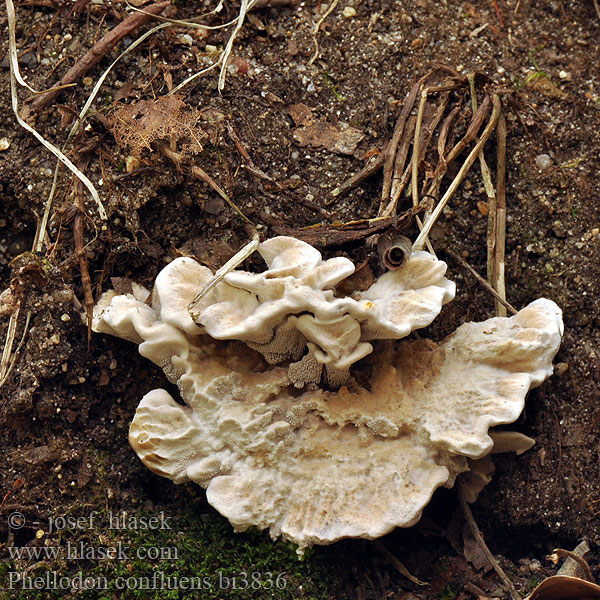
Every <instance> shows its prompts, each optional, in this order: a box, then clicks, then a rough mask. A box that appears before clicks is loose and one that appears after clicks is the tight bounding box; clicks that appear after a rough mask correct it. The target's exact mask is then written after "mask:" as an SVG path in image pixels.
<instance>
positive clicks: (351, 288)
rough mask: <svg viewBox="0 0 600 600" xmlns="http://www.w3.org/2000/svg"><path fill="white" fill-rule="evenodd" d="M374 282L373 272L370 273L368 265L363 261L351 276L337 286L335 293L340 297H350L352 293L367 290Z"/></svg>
mask: <svg viewBox="0 0 600 600" xmlns="http://www.w3.org/2000/svg"><path fill="white" fill-rule="evenodd" d="M374 281H375V276H374V275H373V271H371V267H369V263H368V262H367V261H364V262H362V263H361V264H360V265H358V266H357V267H356V271H354V273H352V275H350V276H349V277H346V279H344V280H342V281H340V283H338V284H337V286H336V287H335V291H336V293H337V294H338V295H340V296H351V295H352V294H353V293H354V292H364V291H365V290H368V289H369V288H370V287H371V285H373V283H374Z"/></svg>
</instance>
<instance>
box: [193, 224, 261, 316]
mask: <svg viewBox="0 0 600 600" xmlns="http://www.w3.org/2000/svg"><path fill="white" fill-rule="evenodd" d="M259 244H260V238H259V236H258V233H257V232H256V231H255V232H254V234H253V236H252V241H250V242H248V243H247V244H246V245H245V246H244V247H243V248H242V249H241V250H239V251H238V252H237V253H236V254H235V255H234V256H232V257H231V258H230V259H229V260H228V261H227V262H226V263H225V264H224V265H223V266H222V267H221V268H220V269H219V270H218V271H217V272H216V273H215V274H214V276H213V278H212V279H211V280H210V281H209V282H208V283H207V284H206V285H205V286H204V288H202V290H200V293H199V294H198V295H197V296H196V297H195V298H194V299H193V300H192V301H191V302H190V305H189V307H188V310H189V312H190V314H191V315H192V317H195V312H194V309H195V307H196V305H197V304H198V302H200V300H202V298H204V296H206V294H208V292H210V290H212V289H213V288H214V287H215V286H216V285H217V284H218V283H220V282H221V281H222V280H223V279H224V277H225V275H227V273H231V271H233V270H234V269H236V268H237V267H238V266H239V265H241V264H242V263H243V262H244V261H245V260H246V259H247V258H248V257H249V256H251V255H252V254H254V252H256V250H258V245H259Z"/></svg>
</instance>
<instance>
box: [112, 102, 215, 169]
mask: <svg viewBox="0 0 600 600" xmlns="http://www.w3.org/2000/svg"><path fill="white" fill-rule="evenodd" d="M209 117H210V118H209ZM222 119H223V115H221V114H220V113H217V112H216V111H214V110H210V111H208V112H207V111H205V112H203V111H201V110H200V109H198V108H195V107H191V106H187V105H186V104H185V102H184V101H183V99H182V98H181V97H180V96H177V95H173V96H163V97H162V98H159V99H158V100H157V101H155V102H154V101H152V100H140V101H139V102H134V103H132V104H125V105H122V106H119V107H118V108H117V110H115V112H114V113H113V115H112V117H111V118H110V124H111V126H112V131H113V135H114V136H115V141H116V142H117V144H119V145H120V146H123V147H127V148H129V150H130V151H131V152H132V153H133V154H134V155H135V156H138V157H139V156H141V155H142V154H143V153H144V151H149V152H152V151H153V150H155V145H156V143H157V142H168V143H172V142H173V141H174V142H176V146H177V149H178V150H179V153H180V155H181V158H184V157H186V156H188V155H193V154H199V153H200V152H202V149H203V143H204V142H205V141H207V140H210V139H213V140H214V137H215V125H214V123H215V122H216V121H217V120H218V121H221V120H222ZM211 134H212V135H211Z"/></svg>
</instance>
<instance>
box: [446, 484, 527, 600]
mask: <svg viewBox="0 0 600 600" xmlns="http://www.w3.org/2000/svg"><path fill="white" fill-rule="evenodd" d="M457 490H458V499H459V501H460V505H461V507H462V510H463V513H464V515H465V519H466V521H467V524H468V525H469V528H470V529H471V533H472V534H473V537H474V538H475V540H476V541H477V543H478V544H479V547H480V548H481V550H482V552H483V553H484V554H485V557H486V558H487V559H488V561H489V563H490V564H491V565H492V567H493V569H494V571H496V573H497V574H498V577H500V580H501V581H502V583H503V584H504V587H505V588H506V591H507V592H508V595H509V596H510V598H511V599H512V600H522V599H521V596H520V595H519V592H517V590H516V589H515V586H514V585H513V582H512V581H511V580H510V579H509V578H508V576H507V575H506V573H505V572H504V570H503V569H502V567H501V566H500V563H499V562H498V561H497V560H496V557H495V556H494V555H493V554H492V553H491V552H490V549H489V548H488V547H487V544H486V543H485V540H484V539H483V534H482V533H481V530H480V529H479V527H478V526H477V523H476V522H475V518H474V517H473V513H472V512H471V509H470V508H469V504H468V503H467V501H466V499H465V495H464V492H463V489H462V485H460V484H459V485H458V486H457Z"/></svg>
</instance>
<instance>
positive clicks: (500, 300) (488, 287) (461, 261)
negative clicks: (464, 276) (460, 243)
mask: <svg viewBox="0 0 600 600" xmlns="http://www.w3.org/2000/svg"><path fill="white" fill-rule="evenodd" d="M446 252H448V254H449V255H450V256H452V258H454V260H456V262H458V263H459V264H460V265H461V266H462V267H464V268H465V269H467V271H469V273H471V275H473V277H475V279H477V281H478V282H479V283H480V284H481V285H482V286H483V287H484V288H485V289H486V290H487V291H488V292H489V293H490V294H492V296H494V298H495V299H496V301H497V302H498V303H500V304H502V306H503V307H504V308H507V309H508V310H509V311H510V312H511V313H512V314H513V315H516V314H517V312H518V311H517V309H516V308H515V307H514V306H513V305H512V304H510V303H509V302H507V301H506V299H505V298H503V297H502V296H501V295H500V294H499V293H498V292H497V291H496V290H495V289H494V288H493V287H492V286H491V285H490V284H489V283H488V282H487V281H486V280H485V279H484V278H483V277H482V276H481V275H480V274H479V273H478V272H477V271H476V270H475V269H474V268H473V267H472V266H471V265H470V264H469V263H468V262H467V261H466V260H465V259H464V258H461V257H460V256H459V255H458V254H456V253H455V252H452V251H451V250H446Z"/></svg>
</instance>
